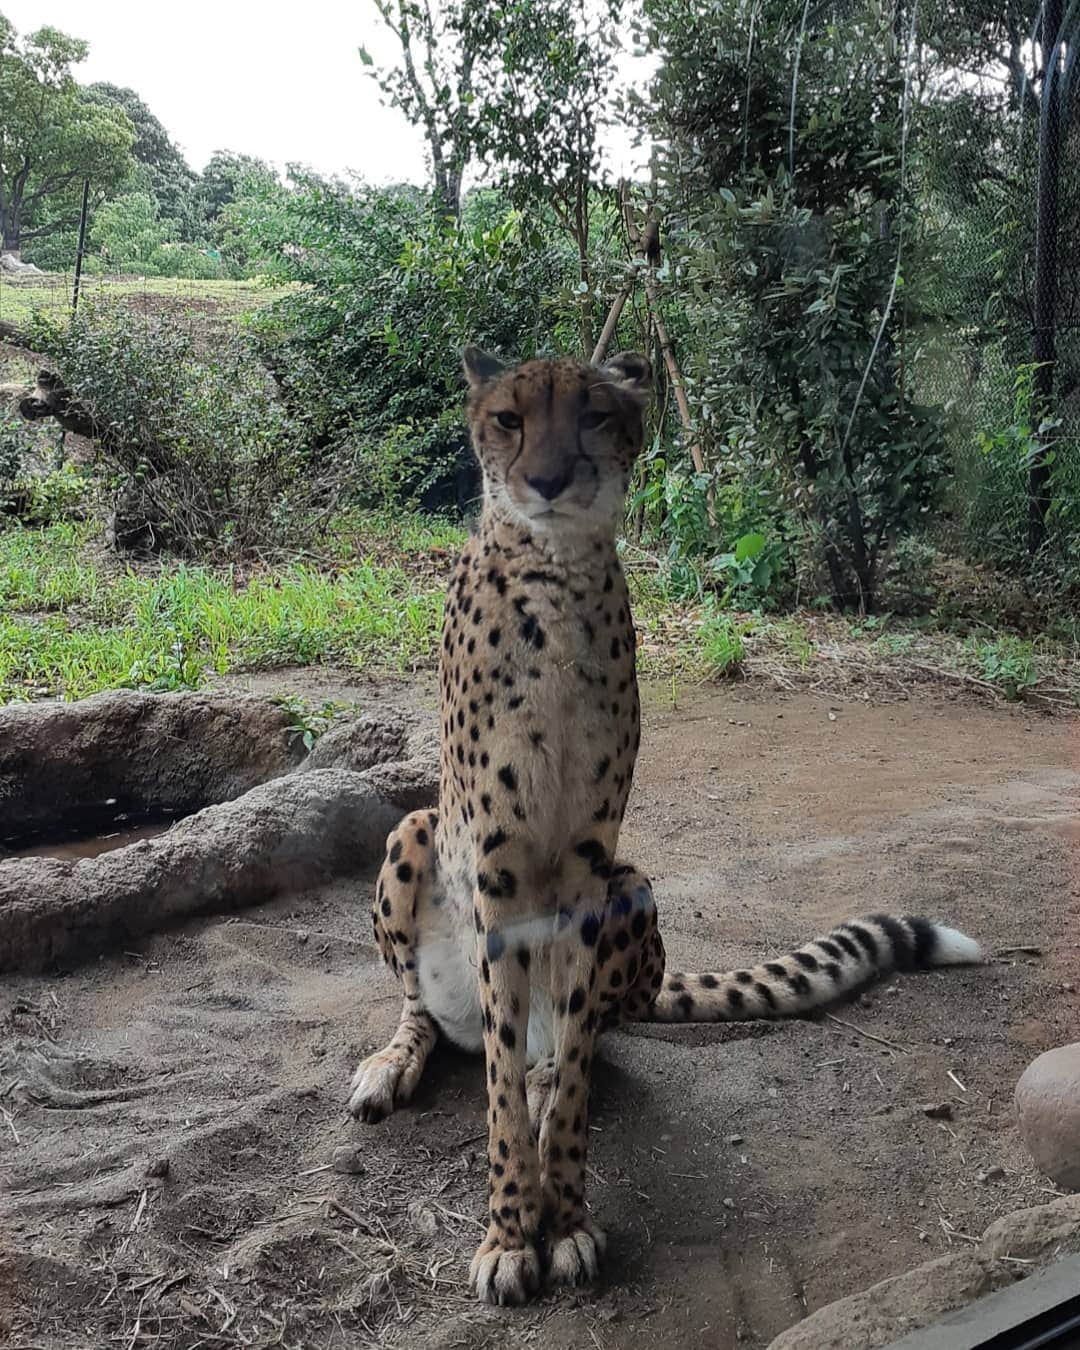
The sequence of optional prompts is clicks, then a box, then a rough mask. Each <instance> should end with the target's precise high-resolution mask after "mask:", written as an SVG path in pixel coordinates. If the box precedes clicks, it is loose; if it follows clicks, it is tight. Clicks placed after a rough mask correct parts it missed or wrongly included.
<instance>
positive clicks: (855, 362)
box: [648, 0, 944, 609]
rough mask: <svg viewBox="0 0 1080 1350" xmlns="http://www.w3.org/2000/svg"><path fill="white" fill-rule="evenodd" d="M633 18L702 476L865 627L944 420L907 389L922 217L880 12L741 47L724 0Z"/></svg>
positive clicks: (756, 35)
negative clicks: (739, 499)
mask: <svg viewBox="0 0 1080 1350" xmlns="http://www.w3.org/2000/svg"><path fill="white" fill-rule="evenodd" d="M648 11H649V16H650V19H651V24H652V30H653V40H654V44H655V45H656V46H658V47H659V48H660V49H661V50H662V52H663V58H664V59H663V64H662V66H661V68H660V71H659V74H658V77H657V80H656V82H655V87H654V88H653V90H652V91H651V97H652V100H653V106H654V108H655V109H656V116H655V120H656V130H657V134H658V136H659V137H661V138H662V140H663V141H664V142H666V155H665V159H666V165H665V167H666V178H667V192H668V199H669V204H670V206H671V208H672V209H671V212H670V214H669V219H671V220H672V221H673V222H674V221H675V220H676V219H678V218H679V217H681V222H682V223H681V225H680V226H679V227H678V229H679V236H680V237H678V238H677V239H676V242H675V245H674V249H675V251H676V252H677V253H678V254H681V255H682V258H681V261H680V265H679V270H678V281H679V291H678V294H677V297H676V302H677V300H678V299H681V300H682V302H683V314H682V316H681V322H682V323H683V324H686V325H687V326H688V327H689V328H690V330H691V341H690V343H689V344H688V345H689V347H690V349H691V351H692V353H693V361H692V362H690V363H688V374H689V376H690V377H691V380H692V382H693V386H694V395H695V398H696V399H697V401H698V407H699V410H700V412H701V414H702V416H701V422H702V424H703V425H706V426H709V427H711V428H712V429H713V432H712V435H713V455H714V458H715V459H716V461H717V462H718V464H719V466H720V471H721V472H724V470H725V468H726V466H727V465H731V464H733V463H734V464H740V465H742V466H748V467H749V470H750V475H751V476H752V477H756V478H757V479H758V481H759V482H761V483H763V484H767V485H768V486H767V489H766V490H767V491H768V492H770V493H772V494H773V495H774V497H776V498H777V499H778V500H779V501H780V502H782V504H783V506H784V507H785V508H786V510H787V511H789V512H791V513H792V514H793V516H794V518H795V519H796V520H799V521H800V522H801V523H802V528H803V529H804V530H805V531H806V532H807V533H808V534H809V536H810V538H811V539H812V540H813V542H814V544H815V547H816V550H817V551H818V554H819V556H820V557H822V558H823V559H824V562H825V564H826V567H827V570H828V575H829V583H828V584H829V591H830V594H831V597H832V600H833V602H834V604H835V605H836V606H837V607H839V608H862V609H872V608H873V605H874V600H875V593H876V587H877V583H878V580H879V577H880V569H881V564H882V562H883V559H884V558H885V557H887V554H888V550H889V547H890V546H891V545H892V543H894V542H895V541H896V539H897V538H898V536H899V535H900V534H902V533H903V532H905V531H910V530H911V529H913V528H915V527H916V526H917V525H918V523H919V522H920V520H922V519H923V518H924V517H925V515H926V513H928V512H929V511H930V509H931V508H932V506H933V505H934V504H935V502H936V498H937V494H938V492H939V490H940V487H941V484H942V481H943V477H944V438H943V430H942V426H941V419H940V416H939V415H938V414H937V413H936V412H935V411H933V410H931V409H928V408H924V407H921V406H920V405H919V404H918V403H917V402H916V401H915V400H914V399H913V398H912V395H911V391H910V390H908V389H906V388H905V382H904V378H903V374H904V370H905V369H906V364H905V363H910V362H911V359H912V355H913V354H912V353H911V352H910V351H909V350H907V349H906V347H905V345H904V344H905V342H906V340H907V338H906V333H905V328H904V325H903V322H902V317H906V318H907V319H908V320H909V321H911V322H914V320H915V319H916V318H917V317H918V315H917V306H918V290H917V288H916V287H915V286H913V285H912V286H909V285H907V284H906V279H907V277H908V276H909V275H912V276H917V275H918V266H917V260H918V258H919V256H920V248H921V244H922V239H921V235H920V230H921V228H922V225H923V221H922V219H921V216H920V214H919V212H918V210H917V209H916V208H915V207H914V205H913V204H912V202H911V199H910V193H909V191H908V190H907V184H906V183H905V181H904V177H903V174H902V165H904V164H905V151H906V137H907V133H908V129H909V126H910V123H909V121H908V120H907V116H908V114H909V112H910V106H909V95H910V89H909V88H908V87H907V84H906V74H907V73H908V71H909V70H910V67H908V66H907V65H906V61H907V60H908V59H909V57H910V53H908V54H907V55H905V52H904V50H903V48H902V47H901V45H900V42H899V41H898V31H897V30H898V25H897V22H896V20H897V15H896V13H895V12H890V11H889V10H888V9H884V10H883V8H882V7H881V6H880V5H877V4H876V3H875V0H868V2H866V3H857V4H855V5H854V6H851V7H848V8H847V9H846V10H845V12H844V14H843V19H842V22H841V21H840V20H839V19H838V18H837V17H836V16H834V15H831V14H825V15H814V16H813V17H812V18H811V20H810V21H809V22H805V21H804V22H800V15H799V12H798V11H797V9H793V7H792V6H791V5H789V4H786V3H784V2H783V0H765V3H763V4H762V5H760V6H759V7H758V8H757V10H756V22H755V24H754V26H753V29H752V31H751V34H750V35H749V36H748V34H747V30H746V23H745V9H744V6H743V5H742V3H741V0H710V3H708V4H707V5H701V4H699V3H696V0H649V4H648ZM899 27H901V29H902V26H899ZM905 45H906V44H905ZM901 295H902V299H903V304H902V303H901V302H900V300H899V299H898V297H899V296H901ZM727 471H728V472H730V470H727Z"/></svg>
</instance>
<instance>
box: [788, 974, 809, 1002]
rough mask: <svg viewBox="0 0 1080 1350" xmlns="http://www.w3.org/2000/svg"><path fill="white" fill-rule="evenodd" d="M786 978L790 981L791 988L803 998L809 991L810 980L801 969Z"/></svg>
mask: <svg viewBox="0 0 1080 1350" xmlns="http://www.w3.org/2000/svg"><path fill="white" fill-rule="evenodd" d="M788 979H789V980H790V981H791V987H792V989H794V990H795V992H796V993H797V994H798V995H800V997H804V998H805V997H806V995H807V994H809V993H810V981H809V980H808V979H807V978H806V976H805V975H803V974H802V972H801V971H799V972H797V973H796V974H794V975H789V976H788Z"/></svg>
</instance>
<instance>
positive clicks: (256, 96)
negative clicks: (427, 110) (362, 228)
mask: <svg viewBox="0 0 1080 1350" xmlns="http://www.w3.org/2000/svg"><path fill="white" fill-rule="evenodd" d="M0 13H2V14H3V15H4V16H5V17H6V18H8V19H9V20H10V21H11V22H12V23H13V24H14V25H15V28H16V29H17V30H18V32H19V33H21V34H26V33H29V32H33V31H34V30H35V29H36V28H40V27H41V26H42V25H44V24H48V25H50V26H51V27H53V28H59V29H60V30H61V31H63V32H65V33H70V34H71V35H72V36H74V37H80V38H85V39H86V41H87V42H89V44H90V55H89V57H88V58H87V60H86V61H85V62H83V63H82V65H80V66H78V67H76V70H75V74H76V77H77V78H78V79H79V81H80V82H81V83H84V84H91V83H93V82H94V81H95V80H107V81H109V82H110V83H111V84H118V85H125V86H127V87H128V88H131V89H134V90H135V92H136V93H137V94H138V95H139V97H140V98H142V100H143V101H144V102H145V103H146V104H147V105H148V106H149V108H150V111H151V112H152V113H154V115H155V116H156V117H157V118H158V120H159V121H160V122H161V123H162V124H163V125H164V127H165V129H166V130H167V131H168V133H169V135H170V136H171V137H172V139H173V140H174V141H175V142H176V143H177V144H178V145H179V146H180V148H181V149H182V150H183V152H184V154H185V155H186V156H187V159H188V163H189V164H190V165H191V166H192V168H193V169H195V170H196V171H200V170H201V169H202V168H203V166H204V165H205V163H206V161H207V160H208V159H209V158H210V156H211V154H213V152H214V151H215V150H237V151H241V152H243V153H244V154H249V155H257V156H258V157H259V158H260V159H265V160H267V161H268V162H269V163H271V164H274V165H276V166H277V167H278V168H279V169H284V167H285V165H286V164H288V163H299V164H304V165H306V166H308V167H309V168H313V169H315V170H316V171H317V172H319V173H323V174H344V173H347V172H349V171H352V172H355V173H357V174H359V175H360V176H361V177H362V178H364V179H365V180H366V181H368V182H370V183H376V184H384V183H393V182H415V183H423V182H425V181H426V179H427V173H426V169H425V160H424V144H423V138H422V137H421V135H420V134H419V133H418V132H417V131H416V130H415V129H414V128H413V127H411V126H410V125H409V123H408V122H407V121H406V120H405V118H404V117H402V116H401V114H400V113H398V112H397V111H395V110H394V109H391V108H384V107H383V106H382V104H381V103H380V102H379V91H378V88H377V86H376V85H375V82H374V81H373V80H372V79H371V78H370V76H369V75H367V74H366V73H365V69H366V68H365V67H364V66H363V64H362V63H361V61H360V58H359V56H358V55H357V49H358V48H359V47H360V46H364V47H366V48H367V49H368V51H369V52H370V53H371V55H372V56H373V57H374V58H375V61H376V63H384V64H389V63H390V62H391V61H392V60H393V59H394V57H395V55H396V50H397V49H396V40H395V39H394V37H393V35H392V34H390V33H388V32H387V31H386V29H385V28H384V27H383V24H382V20H381V19H380V18H379V16H378V14H377V13H376V12H375V6H374V4H373V3H372V0H304V3H300V4H296V3H291V4H283V3H282V2H281V0H262V3H255V2H254V0H216V2H215V3H212V2H211V0H0ZM620 64H621V65H622V66H623V69H624V71H625V72H626V73H627V74H629V71H630V69H631V68H632V67H633V66H634V63H633V62H631V61H628V60H627V61H624V62H621V63H620ZM611 139H613V140H614V141H615V142H616V144H614V145H613V147H612V150H613V153H612V155H611V158H612V159H613V161H615V164H616V166H617V168H618V171H620V172H625V171H626V170H627V169H630V168H631V167H632V166H633V165H634V164H636V163H641V162H645V160H646V159H647V156H645V155H643V154H642V153H640V152H638V153H635V152H633V151H631V149H630V147H629V144H628V143H627V138H625V137H619V136H618V135H617V134H616V135H615V136H614V137H612V138H611ZM620 142H621V143H620Z"/></svg>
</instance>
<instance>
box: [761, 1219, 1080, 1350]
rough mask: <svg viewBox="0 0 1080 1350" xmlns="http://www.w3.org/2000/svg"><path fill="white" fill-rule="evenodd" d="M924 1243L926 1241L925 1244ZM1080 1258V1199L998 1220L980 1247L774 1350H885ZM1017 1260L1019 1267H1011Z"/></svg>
mask: <svg viewBox="0 0 1080 1350" xmlns="http://www.w3.org/2000/svg"><path fill="white" fill-rule="evenodd" d="M921 1240H922V1239H921V1237H920V1241H921ZM1077 1251H1080V1196H1074V1195H1069V1196H1065V1197H1063V1198H1062V1199H1059V1200H1054V1201H1053V1202H1052V1203H1050V1204H1048V1205H1036V1206H1035V1207H1033V1208H1031V1209H1021V1210H1017V1211H1016V1212H1015V1213H1013V1214H1006V1215H1005V1216H1004V1218H1001V1219H997V1220H995V1222H994V1223H992V1224H991V1225H990V1227H989V1228H987V1229H986V1231H985V1232H984V1233H983V1235H982V1238H981V1239H980V1241H979V1245H978V1246H977V1247H975V1248H973V1249H971V1250H968V1251H964V1252H953V1253H951V1254H950V1255H948V1256H942V1257H938V1258H937V1259H936V1260H933V1261H927V1262H924V1263H923V1264H922V1265H921V1266H916V1267H915V1269H914V1270H909V1271H908V1272H907V1273H906V1274H904V1275H897V1276H894V1277H893V1278H892V1279H889V1280H883V1281H882V1282H881V1283H880V1284H876V1285H874V1286H873V1288H872V1289H867V1290H864V1291H863V1292H862V1293H859V1294H853V1295H851V1297H850V1298H842V1299H839V1300H838V1301H837V1302H836V1303H830V1304H829V1305H828V1306H827V1307H824V1308H819V1309H818V1311H817V1312H815V1313H813V1314H811V1316H809V1317H807V1318H805V1319H804V1320H803V1321H801V1322H797V1323H796V1324H795V1325H794V1326H793V1327H789V1328H788V1329H787V1331H784V1332H781V1334H780V1335H779V1336H777V1337H776V1339H775V1340H774V1341H772V1342H771V1344H770V1346H769V1350H879V1347H881V1346H889V1345H892V1344H893V1342H894V1341H898V1340H900V1339H901V1338H902V1337H903V1336H906V1335H907V1334H908V1333H909V1332H912V1331H917V1330H919V1328H921V1327H927V1326H930V1325H931V1324H932V1323H934V1322H936V1321H937V1319H938V1318H939V1317H942V1316H944V1315H945V1313H949V1312H953V1311H955V1310H956V1309H957V1308H964V1307H967V1305H968V1304H970V1303H974V1302H975V1300H976V1299H979V1298H982V1297H983V1295H984V1294H989V1293H993V1292H994V1291H995V1290H997V1289H1001V1288H1005V1287H1006V1286H1008V1285H1010V1284H1013V1283H1014V1282H1015V1279H1016V1276H1017V1273H1018V1268H1017V1266H1016V1265H1015V1261H1017V1260H1019V1261H1022V1262H1027V1263H1029V1264H1026V1265H1024V1266H1022V1267H1020V1268H1019V1271H1020V1273H1021V1276H1022V1277H1026V1276H1028V1275H1031V1274H1034V1272H1035V1271H1037V1270H1038V1269H1039V1268H1040V1267H1041V1266H1042V1265H1044V1264H1047V1263H1049V1262H1051V1261H1054V1260H1057V1258H1058V1257H1059V1256H1064V1255H1068V1254H1070V1253H1073V1252H1077ZM1006 1258H1012V1261H1008V1260H1006Z"/></svg>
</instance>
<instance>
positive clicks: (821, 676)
mask: <svg viewBox="0 0 1080 1350" xmlns="http://www.w3.org/2000/svg"><path fill="white" fill-rule="evenodd" d="M463 539H464V531H463V530H462V529H461V528H460V527H459V526H457V525H454V524H450V523H447V522H446V521H442V520H438V519H432V518H429V517H424V516H419V515H414V514H409V513H406V512H400V513H394V514H390V513H386V514H377V515H375V514H352V515H345V516H342V517H341V518H340V519H339V520H337V521H336V522H335V523H334V526H333V528H332V529H331V530H330V531H329V532H328V534H327V536H326V538H325V539H323V540H320V541H318V552H317V553H312V554H311V555H308V556H305V557H302V558H295V559H292V560H289V561H287V562H286V563H284V564H282V565H277V564H274V565H271V564H270V563H268V562H262V563H259V564H256V565H249V566H246V567H244V568H238V567H227V566H221V567H215V566H210V565H206V566H192V565H188V564H184V563H181V562H177V561H175V560H172V561H161V562H159V563H155V564H153V565H138V566H135V565H124V564H123V563H122V562H121V561H120V560H119V559H117V558H116V556H115V555H113V554H110V553H107V552H105V551H104V550H103V549H102V548H101V546H100V545H99V543H98V542H97V533H96V529H95V527H94V526H92V525H90V524H76V523H71V522H64V523H59V524H54V525H50V526H47V527H45V528H43V529H21V528H17V527H13V528H8V529H6V530H4V529H2V528H0V702H5V701H8V700H11V699H25V698H45V697H53V698H55V697H59V698H81V697H84V696H86V695H87V694H92V693H95V692H97V691H99V690H102V689H111V688H142V689H181V688H197V687H198V686H200V685H202V684H204V683H206V682H207V681H209V680H212V679H213V678H214V677H216V676H226V675H229V674H231V673H235V672H238V671H242V670H253V669H272V668H274V667H281V666H296V665H299V666H308V665H317V664H321V663H331V664H335V665H340V666H346V667H351V668H354V669H364V670H366V671H368V672H370V673H372V674H376V675H377V674H379V673H401V672H406V671H413V670H417V669H424V668H428V669H429V668H431V667H432V666H433V665H434V663H435V657H436V653H437V650H438V638H439V627H440V623H441V614H442V603H443V593H444V590H445V586H446V579H447V576H448V573H449V571H450V568H451V566H452V564H453V560H454V557H455V555H456V553H457V551H458V549H459V548H460V546H461V544H462V542H463ZM628 577H629V582H630V591H631V597H632V602H633V607H634V617H635V622H636V625H637V629H638V639H639V641H638V651H639V669H640V671H641V674H642V676H643V677H644V678H645V679H647V680H665V681H667V680H673V681H679V682H683V683H685V682H695V681H697V682H705V681H707V680H712V679H716V678H719V677H727V678H731V677H734V676H738V677H742V678H746V679H750V680H753V681H755V682H759V683H766V684H772V685H774V686H776V687H778V688H780V689H784V690H794V689H800V688H801V689H810V690H815V691H818V692H820V693H823V694H828V695H830V696H838V697H842V696H844V695H852V696H855V697H860V698H865V697H871V696H875V695H879V694H880V695H882V696H893V695H895V694H897V693H907V692H909V691H910V690H911V689H913V688H914V687H915V686H926V685H927V684H936V685H938V686H939V687H950V686H951V687H954V688H962V689H963V690H964V691H965V692H966V693H970V694H972V695H975V696H977V697H982V698H993V697H998V698H1002V699H1005V700H1009V701H1016V700H1022V699H1034V700H1042V701H1043V702H1044V703H1046V704H1049V705H1050V706H1058V707H1072V706H1076V705H1077V704H1080V674H1078V672H1080V663H1078V661H1077V656H1078V654H1080V653H1078V647H1077V641H1076V634H1075V633H1074V632H1071V630H1070V635H1069V637H1068V639H1067V640H1066V639H1064V638H1063V639H1061V640H1058V639H1055V638H1052V637H1049V636H1047V637H1040V638H1038V639H1034V640H1031V639H1027V638H1020V637H1016V636H1012V635H1009V634H1001V633H995V632H992V631H989V630H987V631H985V632H983V633H980V634H978V635H977V636H975V637H972V636H967V637H958V636H956V635H955V634H952V633H948V632H940V631H939V632H934V631H929V630H928V629H927V628H926V626H925V624H922V623H920V622H917V621H916V622H908V623H905V622H903V621H901V620H897V619H894V618H892V617H891V616H888V615H884V616H878V617H875V618H874V619H872V620H862V621H857V620H851V619H844V618H840V617H837V616H832V615H822V614H811V613H803V614H797V615H791V616H786V617H777V616H770V615H763V614H760V613H740V612H733V611H730V610H724V609H722V608H720V607H719V606H718V605H717V603H716V602H715V600H714V599H712V598H706V600H705V602H703V603H702V602H692V603H691V602H688V601H687V600H685V599H680V598H678V597H676V596H674V595H672V593H671V591H670V588H669V586H668V584H667V582H666V580H665V576H664V573H663V571H662V569H660V568H658V567H657V566H656V565H655V562H646V561H645V560H638V559H635V561H634V562H633V563H632V565H631V566H630V567H629V569H628Z"/></svg>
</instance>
